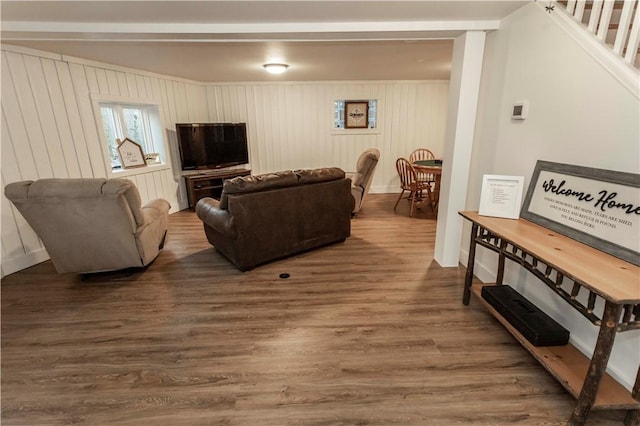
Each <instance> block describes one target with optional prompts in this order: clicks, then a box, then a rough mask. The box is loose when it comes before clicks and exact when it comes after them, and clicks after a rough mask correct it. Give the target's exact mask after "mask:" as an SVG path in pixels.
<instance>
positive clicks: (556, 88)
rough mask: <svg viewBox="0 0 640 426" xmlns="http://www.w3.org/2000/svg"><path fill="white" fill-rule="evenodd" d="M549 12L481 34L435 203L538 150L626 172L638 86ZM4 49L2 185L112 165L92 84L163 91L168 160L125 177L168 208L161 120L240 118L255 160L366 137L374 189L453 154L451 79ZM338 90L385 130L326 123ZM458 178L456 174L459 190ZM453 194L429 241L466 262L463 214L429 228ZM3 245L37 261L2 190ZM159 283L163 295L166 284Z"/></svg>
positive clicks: (172, 181) (623, 362)
mask: <svg viewBox="0 0 640 426" xmlns="http://www.w3.org/2000/svg"><path fill="white" fill-rule="evenodd" d="M3 15H4V14H3ZM548 15H550V14H549V13H548V12H547V11H546V10H544V6H543V5H541V4H535V3H534V2H530V3H528V4H526V5H524V6H523V7H522V8H518V9H517V10H516V11H515V12H513V13H511V14H510V15H508V16H506V17H504V18H503V19H502V20H501V22H500V28H499V29H498V30H494V31H489V32H487V34H486V43H485V44H484V60H483V61H481V65H482V73H481V75H476V77H477V79H478V81H479V88H480V91H479V100H478V102H477V114H473V121H472V122H473V123H475V129H474V131H473V132H472V134H471V139H472V146H473V147H472V151H471V152H470V153H469V154H470V155H469V157H470V159H469V162H468V164H469V166H468V168H467V169H466V170H465V172H464V174H460V173H456V174H455V175H453V176H452V177H451V178H450V181H449V182H448V183H446V180H445V185H444V186H443V197H444V204H443V205H445V206H446V205H447V204H446V203H447V201H448V200H449V199H450V198H451V197H455V196H461V197H462V199H463V204H462V205H459V206H458V209H459V210H463V209H467V210H476V209H477V206H478V203H479V198H480V192H481V191H480V185H481V182H482V176H483V175H484V174H503V175H520V176H525V179H526V180H527V181H528V180H529V179H530V177H531V174H532V172H533V168H534V166H535V163H536V160H539V159H544V160H550V161H556V162H560V163H568V164H581V165H587V166H590V167H596V168H602V169H608V170H618V171H624V172H629V173H638V170H639V168H640V167H639V161H640V147H639V146H638V143H637V141H638V140H639V139H640V135H639V133H638V132H639V130H638V126H637V117H638V115H639V114H638V113H639V107H638V96H637V91H636V92H633V91H630V90H628V89H627V88H625V87H624V86H623V85H621V84H620V83H619V82H618V81H617V80H616V79H615V78H614V77H612V76H611V75H610V74H609V73H608V72H607V71H605V70H603V68H602V66H601V65H600V64H599V63H598V61H597V60H596V59H594V58H593V56H592V55H590V54H589V52H587V51H584V50H583V49H582V48H581V47H579V46H578V45H577V43H576V42H575V41H574V40H573V39H572V38H571V37H570V36H569V35H567V34H566V33H565V32H564V31H563V30H562V29H560V28H558V27H557V26H555V24H554V23H551V22H550V21H549V18H550V17H549V16H548ZM3 19H4V16H3ZM451 44H452V45H453V42H452V43H451ZM452 52H453V47H452ZM452 54H453V53H452ZM2 59H3V60H2V67H3V68H2V106H3V127H2V132H3V133H2V175H3V184H4V185H6V184H8V183H9V182H13V181H18V180H24V179H36V178H44V177H109V176H111V175H112V174H113V173H112V171H111V170H109V168H108V163H107V161H105V154H104V150H105V149H104V144H103V143H102V139H101V138H102V136H101V135H100V129H101V126H100V124H99V122H98V121H97V120H96V115H95V113H94V104H93V102H95V99H97V98H99V97H100V96H102V97H103V98H105V99H118V98H132V97H133V98H137V99H139V100H145V101H146V100H148V99H158V98H159V99H160V100H161V106H162V113H163V115H164V122H165V123H166V124H165V126H164V127H165V129H166V139H167V140H166V146H167V152H166V153H165V155H166V157H165V160H166V164H165V165H158V166H148V167H147V168H146V170H144V172H141V171H140V170H137V171H136V170H132V171H125V172H124V174H121V175H124V176H126V177H128V178H130V179H132V180H133V181H134V182H135V183H136V185H137V186H138V187H139V189H140V190H141V194H142V196H143V198H144V199H145V200H148V199H152V198H156V197H161V198H165V199H167V200H168V201H169V202H170V203H171V205H172V210H171V212H172V213H177V212H179V211H181V210H183V209H184V208H186V206H187V197H186V191H185V188H184V184H183V182H182V179H181V175H180V170H179V166H177V161H178V159H179V153H178V152H177V146H176V145H175V140H172V137H175V134H173V135H172V133H171V129H174V125H175V123H179V122H198V121H205V122H223V121H224V122H227V121H228V122H247V123H248V125H249V140H250V149H251V151H250V157H251V164H250V166H251V169H252V170H253V171H254V173H260V172H267V171H273V170H281V169H291V168H306V167H322V166H327V165H330V166H337V167H341V168H343V169H344V170H351V169H352V168H353V165H354V162H355V159H356V158H357V156H358V154H359V153H360V152H362V151H363V150H364V149H366V148H368V147H378V148H379V149H380V151H381V152H382V156H381V162H380V164H379V165H378V170H377V172H376V176H375V179H374V183H373V186H372V188H371V192H372V193H379V194H384V193H397V192H399V185H398V181H397V175H396V173H395V169H394V167H393V164H394V161H395V159H396V158H398V157H400V156H404V155H407V154H408V153H409V152H410V151H411V150H412V149H413V148H416V147H418V146H422V145H423V144H425V143H428V145H429V147H433V150H434V152H435V153H436V155H437V156H439V157H443V158H445V159H447V158H451V159H453V158H454V156H455V155H457V153H456V149H458V148H459V147H456V146H455V144H454V142H455V137H454V135H453V134H452V133H455V132H452V130H451V129H448V128H447V118H448V111H449V108H450V107H451V102H450V98H449V96H450V94H449V88H450V83H449V79H448V78H446V79H438V80H427V81H424V80H422V81H421V80H389V81H373V82H372V81H365V80H362V81H357V80H356V81H348V82H346V83H345V82H328V81H304V82H295V81H287V80H286V77H284V79H283V80H279V81H278V82H271V83H257V82H246V81H237V82H216V81H215V79H211V80H209V81H206V82H202V81H194V80H188V79H184V78H175V77H170V76H168V75H159V74H157V73H151V72H148V71H141V70H135V69H130V68H124V67H121V66H116V65H112V64H106V63H98V62H95V61H91V60H86V59H80V58H76V57H71V56H63V55H61V54H59V53H56V52H53V51H46V50H40V49H38V50H33V49H31V48H28V47H20V46H17V45H12V44H11V43H10V42H7V41H4V40H3V45H2ZM454 63H455V59H454ZM291 68H293V65H292V66H291ZM291 71H293V69H291ZM335 99H378V100H380V105H382V106H383V110H382V111H381V114H380V119H381V120H382V125H383V127H382V128H381V131H380V132H379V133H375V132H374V133H372V134H360V135H358V134H355V135H347V136H345V135H335V134H334V132H332V128H331V120H332V117H331V112H332V111H331V109H330V107H331V102H332V101H333V100H335ZM522 99H526V100H528V101H529V104H530V114H529V117H528V118H527V120H524V121H522V122H513V121H512V120H511V119H510V110H511V107H512V105H513V103H514V102H517V101H520V100H522ZM274 106H275V107H274ZM467 129H468V127H467ZM425 141H428V142H425ZM464 155H465V154H464V152H463V154H462V156H463V157H464ZM457 161H460V160H459V159H458V160H457ZM463 164H464V161H463ZM456 179H459V180H461V181H464V191H463V192H462V194H460V191H459V190H458V189H457V188H458V187H457V186H456V184H457V181H456ZM454 206H455V204H452V205H451V208H449V209H448V210H447V209H444V210H443V211H441V213H440V215H439V216H438V222H439V223H438V224H437V226H438V235H437V236H436V239H435V240H436V241H435V244H436V246H437V245H440V247H443V246H448V245H449V244H452V245H453V246H454V247H457V249H456V250H455V259H456V262H455V263H456V264H457V261H458V260H459V261H460V262H461V263H462V264H465V263H466V260H467V252H466V247H468V239H467V237H465V236H467V235H468V232H466V229H467V228H464V230H465V231H462V228H463V227H462V224H461V222H460V223H459V224H458V226H459V227H460V229H461V230H458V231H457V234H456V232H455V231H453V232H452V231H451V230H450V229H449V228H444V229H441V228H440V227H441V226H444V225H441V217H443V218H444V215H447V214H448V215H449V216H450V217H453V218H455V217H456V215H457V211H454V210H455V209H454ZM451 220H453V219H451ZM458 220H460V219H458ZM442 223H444V221H443V222H442ZM170 238H171V236H170ZM438 239H441V240H442V241H438ZM444 240H451V241H444ZM2 244H3V249H2V250H3V252H2V259H3V261H2V273H3V276H6V275H8V274H11V273H13V272H15V271H19V270H22V269H25V268H27V267H30V266H32V265H35V264H37V263H39V262H42V261H44V260H46V259H47V257H46V252H44V250H43V249H42V247H41V246H40V244H39V242H38V239H37V237H36V236H35V234H33V233H30V232H29V230H28V229H27V227H26V225H25V224H24V222H23V221H21V220H20V219H19V218H16V217H15V215H14V213H13V210H12V207H11V205H10V204H9V202H8V200H7V199H6V198H3V204H2ZM478 262H479V265H480V267H479V268H477V274H478V277H479V278H480V279H481V280H483V281H484V280H485V279H486V280H489V281H490V280H491V277H492V276H495V268H494V267H493V266H492V265H493V260H492V258H491V256H489V255H487V256H480V258H479V260H478ZM442 266H451V265H442ZM426 267H427V265H425V268H426ZM507 277H508V279H509V280H511V281H513V282H519V283H523V284H524V283H525V282H528V280H527V279H526V278H524V277H522V276H520V274H519V271H518V269H516V268H513V269H509V270H508V274H507ZM531 287H532V288H536V289H539V287H536V286H531ZM527 296H528V297H530V298H531V299H533V300H535V301H536V303H537V304H538V306H542V307H544V308H545V310H546V311H547V312H549V313H551V314H553V316H554V317H555V318H556V319H558V320H559V321H561V322H562V323H563V324H564V325H565V326H567V328H570V329H571V330H572V336H574V338H575V339H576V340H577V342H578V346H579V347H581V348H582V349H584V350H585V351H586V352H588V351H589V350H590V348H591V347H592V346H593V345H592V342H593V341H594V340H595V336H596V334H597V333H596V331H597V330H593V329H592V327H591V325H589V324H585V323H584V321H583V319H582V318H580V317H575V316H573V315H572V313H571V312H566V311H565V309H564V306H562V305H556V302H555V300H554V298H553V296H552V295H550V294H548V293H546V292H545V291H541V292H534V293H533V294H532V293H527ZM159 297H160V296H159ZM164 297H167V298H170V297H171V296H170V292H168V293H167V294H165V295H164ZM638 345H639V341H638V334H637V332H636V331H632V332H630V333H624V334H623V335H621V336H619V337H618V338H617V340H616V344H615V346H614V352H613V354H612V357H611V360H610V363H609V366H610V369H611V371H612V373H613V374H614V375H615V377H617V378H618V379H619V380H620V381H621V382H622V383H624V384H625V385H626V386H627V387H631V386H632V385H633V382H634V380H635V374H636V368H637V365H638V363H639V362H640V360H639V359H638V356H639V355H638V351H637V349H638Z"/></svg>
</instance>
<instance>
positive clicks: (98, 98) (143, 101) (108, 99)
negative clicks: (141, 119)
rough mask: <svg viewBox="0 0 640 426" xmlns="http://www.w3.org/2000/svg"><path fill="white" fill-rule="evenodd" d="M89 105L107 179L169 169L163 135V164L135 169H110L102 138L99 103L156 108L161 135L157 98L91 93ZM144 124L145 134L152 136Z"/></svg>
mask: <svg viewBox="0 0 640 426" xmlns="http://www.w3.org/2000/svg"><path fill="white" fill-rule="evenodd" d="M90 97H91V104H92V107H93V114H94V117H95V120H96V126H97V129H96V130H97V133H98V138H99V139H100V145H101V152H102V158H103V160H104V164H105V169H106V170H107V177H109V178H123V177H127V176H135V175H141V174H145V173H152V172H157V171H160V170H165V169H170V168H171V157H170V155H171V154H170V151H169V144H168V141H167V137H166V136H165V135H164V134H163V135H161V136H162V147H163V149H164V162H163V163H161V164H152V165H148V166H146V167H139V168H135V169H124V168H122V169H116V170H114V169H112V168H111V158H110V156H109V152H108V148H107V147H108V143H107V140H106V139H105V136H104V131H103V129H102V126H103V124H102V115H101V114H100V103H115V104H124V105H132V106H135V105H138V106H145V107H146V106H153V107H156V108H158V116H159V117H158V119H159V121H160V126H161V128H162V129H161V130H162V133H164V130H165V129H164V126H163V125H162V123H164V122H165V121H164V114H163V111H162V102H161V101H160V99H157V98H129V97H124V96H110V95H102V94H98V93H91V94H90ZM147 121H148V120H147ZM146 127H147V125H146V122H145V133H146V132H147V130H149V135H151V134H152V132H151V131H150V129H147V128H146Z"/></svg>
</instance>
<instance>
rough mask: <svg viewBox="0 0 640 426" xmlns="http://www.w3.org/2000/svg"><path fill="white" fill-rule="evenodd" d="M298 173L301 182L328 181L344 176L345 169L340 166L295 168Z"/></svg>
mask: <svg viewBox="0 0 640 426" xmlns="http://www.w3.org/2000/svg"><path fill="white" fill-rule="evenodd" d="M294 173H295V174H296V175H298V181H299V183H300V184H307V183H316V182H328V181H330V180H336V179H342V178H344V171H343V170H342V169H341V168H338V167H325V168H321V169H312V170H311V169H300V170H294Z"/></svg>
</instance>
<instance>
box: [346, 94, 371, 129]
mask: <svg viewBox="0 0 640 426" xmlns="http://www.w3.org/2000/svg"><path fill="white" fill-rule="evenodd" d="M368 125H369V101H345V102H344V128H345V129H366V128H367V127H368Z"/></svg>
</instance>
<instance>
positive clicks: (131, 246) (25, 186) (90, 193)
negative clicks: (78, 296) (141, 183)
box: [5, 179, 170, 274]
mask: <svg viewBox="0 0 640 426" xmlns="http://www.w3.org/2000/svg"><path fill="white" fill-rule="evenodd" d="M5 195H6V196H7V198H8V199H9V200H10V201H11V202H12V203H13V204H14V205H15V206H16V208H17V209H18V211H19V212H20V213H21V214H22V216H23V217H24V218H25V219H26V221H27V223H28V224H29V225H30V226H31V227H32V228H33V230H34V231H35V232H36V234H37V235H38V237H39V238H40V239H41V240H42V243H43V244H44V247H45V249H46V250H47V252H48V254H49V256H50V257H51V261H52V262H53V265H54V266H55V268H56V270H57V271H58V273H60V274H62V273H65V272H76V273H86V272H102V271H112V270H119V269H125V268H129V267H143V266H146V265H148V264H149V263H151V261H152V260H153V259H155V258H156V256H157V255H158V253H159V250H160V249H161V248H162V247H163V245H164V242H165V238H166V232H167V221H168V212H169V208H170V205H169V203H168V202H167V201H166V200H162V199H155V200H152V201H150V202H149V203H147V204H146V205H144V206H142V202H141V199H140V193H139V192H138V189H137V188H136V186H135V185H134V183H133V182H131V181H129V180H126V179H41V180H37V181H35V182H34V181H23V182H15V183H10V184H9V185H7V186H6V187H5Z"/></svg>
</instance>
